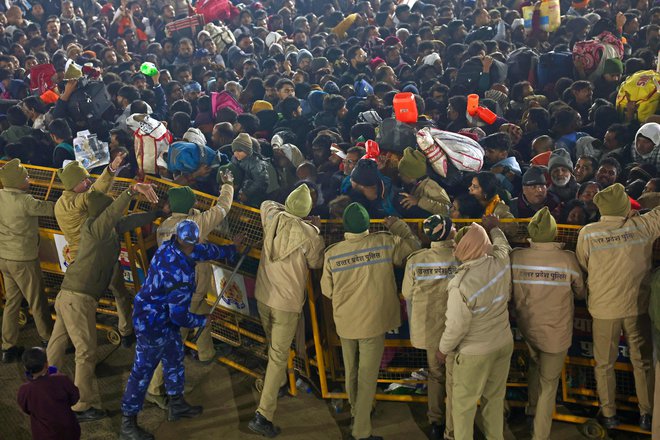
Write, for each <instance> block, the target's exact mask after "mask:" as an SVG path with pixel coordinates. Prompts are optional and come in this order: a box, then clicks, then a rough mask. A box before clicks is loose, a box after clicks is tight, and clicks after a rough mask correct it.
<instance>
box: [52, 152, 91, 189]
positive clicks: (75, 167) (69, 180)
mask: <svg viewBox="0 0 660 440" xmlns="http://www.w3.org/2000/svg"><path fill="white" fill-rule="evenodd" d="M57 177H59V178H60V180H61V181H62V185H63V186H64V189H65V190H67V191H71V190H72V189H73V188H75V187H76V185H78V184H79V183H80V182H82V181H83V180H85V179H87V178H88V177H89V172H88V171H87V170H86V169H85V168H84V167H83V166H82V165H81V164H80V162H78V161H77V160H74V161H72V162H69V163H68V164H67V165H66V166H65V167H64V168H60V169H59V170H57Z"/></svg>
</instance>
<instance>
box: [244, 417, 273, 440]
mask: <svg viewBox="0 0 660 440" xmlns="http://www.w3.org/2000/svg"><path fill="white" fill-rule="evenodd" d="M248 428H250V431H252V432H254V433H257V434H261V435H263V436H264V437H268V438H273V437H277V436H278V435H279V433H280V428H278V427H277V426H275V425H273V422H271V421H270V420H268V419H267V418H265V417H264V416H262V415H261V414H259V412H256V413H254V418H253V419H252V420H250V423H248Z"/></svg>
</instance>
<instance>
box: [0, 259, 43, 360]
mask: <svg viewBox="0 0 660 440" xmlns="http://www.w3.org/2000/svg"><path fill="white" fill-rule="evenodd" d="M0 272H2V278H3V280H4V285H5V309H4V311H3V312H2V349H3V350H8V349H10V348H12V347H14V346H15V345H16V342H17V341H18V328H19V324H18V312H19V311H20V309H21V302H22V299H23V298H25V299H26V300H27V302H28V305H29V306H30V310H32V317H33V318H34V323H35V325H36V326H37V332H38V333H39V337H40V338H41V339H42V340H43V341H48V340H49V339H50V333H51V330H52V328H53V321H52V320H51V318H50V312H49V310H48V299H47V298H46V294H45V293H44V289H43V280H42V277H41V267H40V266H39V260H38V259H37V260H32V261H11V260H4V259H2V258H0Z"/></svg>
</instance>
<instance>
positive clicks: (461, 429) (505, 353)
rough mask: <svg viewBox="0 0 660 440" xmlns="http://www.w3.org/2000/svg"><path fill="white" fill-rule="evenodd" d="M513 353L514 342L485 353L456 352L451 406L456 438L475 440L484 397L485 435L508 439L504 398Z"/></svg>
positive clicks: (492, 439) (501, 439) (495, 439)
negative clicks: (475, 422)
mask: <svg viewBox="0 0 660 440" xmlns="http://www.w3.org/2000/svg"><path fill="white" fill-rule="evenodd" d="M512 353H513V341H510V342H508V343H507V344H506V345H504V346H503V347H501V348H499V349H497V350H495V351H494V352H492V353H488V354H485V355H466V354H462V353H458V354H457V355H456V358H455V360H454V369H453V378H452V380H453V383H452V392H453V395H452V409H451V411H452V417H453V419H454V438H455V439H456V440H473V438H474V420H475V415H476V413H477V402H478V401H479V400H480V399H481V415H482V420H483V433H484V436H485V437H486V438H487V439H488V440H503V439H504V417H503V414H504V397H505V395H506V379H507V377H508V375H509V365H510V364H511V354H512Z"/></svg>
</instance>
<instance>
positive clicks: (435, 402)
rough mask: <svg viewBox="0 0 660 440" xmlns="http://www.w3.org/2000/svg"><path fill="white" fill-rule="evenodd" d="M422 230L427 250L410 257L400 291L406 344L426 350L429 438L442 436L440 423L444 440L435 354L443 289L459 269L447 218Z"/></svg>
mask: <svg viewBox="0 0 660 440" xmlns="http://www.w3.org/2000/svg"><path fill="white" fill-rule="evenodd" d="M423 227H424V233H425V234H426V235H427V236H428V237H429V238H430V239H431V248H430V249H421V250H419V251H416V252H413V253H412V254H410V257H408V260H407V262H406V273H405V276H404V278H403V286H402V288H401V292H402V293H403V296H404V297H405V298H406V300H407V302H408V316H409V325H410V343H411V344H412V345H413V347H416V348H419V349H422V350H426V359H427V361H428V365H429V370H428V372H429V376H428V407H429V409H428V413H427V416H428V418H429V423H430V424H431V438H432V439H441V438H442V437H443V430H442V423H443V421H444V422H445V432H446V437H447V438H452V437H453V431H454V427H453V423H452V420H451V383H449V381H448V380H447V379H446V375H445V366H444V365H442V364H440V363H439V362H438V360H437V358H436V356H435V354H436V352H437V351H438V344H439V343H440V338H441V336H442V332H444V330H445V314H446V313H447V296H448V294H449V292H448V290H447V286H448V285H449V281H451V279H452V278H453V277H454V274H455V273H456V271H457V269H458V266H459V262H458V261H456V258H454V254H453V251H454V240H453V238H454V236H455V235H456V230H455V229H454V227H453V224H452V221H451V218H449V217H442V216H440V215H433V216H431V217H429V218H427V219H426V220H425V221H424V224H423ZM448 363H449V362H448ZM445 396H447V405H446V408H445Z"/></svg>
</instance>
